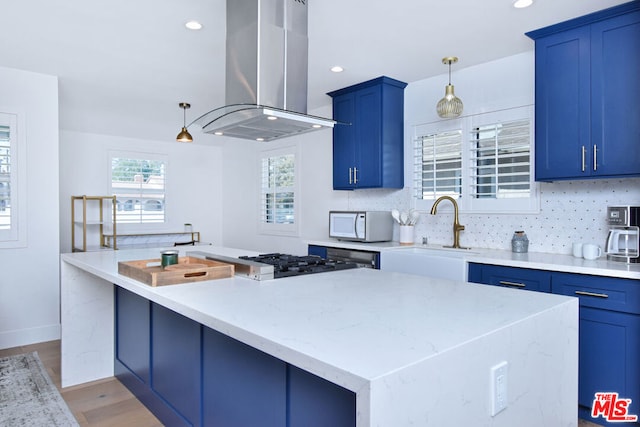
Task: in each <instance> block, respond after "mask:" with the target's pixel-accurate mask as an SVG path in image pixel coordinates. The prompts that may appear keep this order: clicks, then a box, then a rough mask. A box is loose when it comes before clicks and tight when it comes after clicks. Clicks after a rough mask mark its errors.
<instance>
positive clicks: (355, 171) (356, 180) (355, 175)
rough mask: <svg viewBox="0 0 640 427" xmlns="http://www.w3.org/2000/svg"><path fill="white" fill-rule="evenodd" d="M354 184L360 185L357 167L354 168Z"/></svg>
mask: <svg viewBox="0 0 640 427" xmlns="http://www.w3.org/2000/svg"><path fill="white" fill-rule="evenodd" d="M353 183H354V184H357V183H358V168H355V167H354V168H353Z"/></svg>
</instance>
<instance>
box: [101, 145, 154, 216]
mask: <svg viewBox="0 0 640 427" xmlns="http://www.w3.org/2000/svg"><path fill="white" fill-rule="evenodd" d="M150 157H154V158H133V157H131V156H127V155H126V154H125V155H123V156H112V157H111V179H110V181H111V194H114V195H115V196H116V205H117V211H116V222H117V223H118V224H119V225H120V224H161V223H164V222H165V187H166V164H167V162H166V160H164V159H162V158H157V156H150Z"/></svg>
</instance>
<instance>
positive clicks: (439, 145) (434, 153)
mask: <svg viewBox="0 0 640 427" xmlns="http://www.w3.org/2000/svg"><path fill="white" fill-rule="evenodd" d="M414 142H415V144H414V147H415V153H414V159H415V167H414V171H415V172H414V173H415V175H414V184H415V185H414V188H415V191H416V194H415V197H416V198H418V199H435V198H437V197H440V196H442V195H449V196H452V197H458V196H460V195H461V194H462V180H461V179H462V178H461V175H462V131H461V130H454V131H449V132H442V133H437V134H431V135H424V136H420V137H418V138H416V140H415V141H414Z"/></svg>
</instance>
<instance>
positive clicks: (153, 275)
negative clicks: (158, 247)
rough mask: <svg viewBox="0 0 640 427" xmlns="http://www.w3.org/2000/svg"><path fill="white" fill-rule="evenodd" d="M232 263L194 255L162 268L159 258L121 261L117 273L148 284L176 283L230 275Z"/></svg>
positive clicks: (232, 272) (180, 258)
mask: <svg viewBox="0 0 640 427" xmlns="http://www.w3.org/2000/svg"><path fill="white" fill-rule="evenodd" d="M234 272H235V267H234V266H233V264H227V263H224V262H220V261H213V260H208V259H202V258H195V257H179V258H178V263H177V264H173V265H169V266H167V267H166V268H162V266H161V265H160V259H159V258H158V259H145V260H138V261H121V262H119V263H118V273H119V274H122V275H123V276H127V277H130V278H132V279H135V280H137V281H139V282H142V283H145V284H147V285H149V286H164V285H176V284H179V283H190V282H201V281H205V280H215V279H223V278H227V277H232V276H233V274H234Z"/></svg>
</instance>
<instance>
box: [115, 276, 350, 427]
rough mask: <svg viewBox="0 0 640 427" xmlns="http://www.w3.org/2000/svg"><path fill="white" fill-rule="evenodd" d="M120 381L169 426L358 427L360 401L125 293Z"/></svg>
mask: <svg viewBox="0 0 640 427" xmlns="http://www.w3.org/2000/svg"><path fill="white" fill-rule="evenodd" d="M115 303H116V304H115V333H116V336H115V345H116V352H115V361H114V365H115V366H114V368H115V373H116V377H117V378H118V379H119V380H120V381H121V382H122V383H123V384H124V385H125V386H126V387H127V388H128V389H129V390H131V392H132V393H133V394H134V395H135V396H136V397H137V398H138V399H139V400H140V401H141V402H142V403H143V404H144V405H145V406H147V408H149V410H150V411H151V412H153V414H154V415H155V416H156V417H157V418H158V419H159V420H160V421H161V422H162V423H163V424H164V425H167V426H172V427H174V426H203V427H209V426H213V427H215V426H222V427H253V426H260V427H313V426H318V427H326V426H331V427H341V426H348V427H354V426H355V419H356V395H355V393H353V392H351V391H349V390H346V389H344V388H342V387H340V386H338V385H336V384H333V383H331V382H329V381H326V380H324V379H322V378H320V377H318V376H315V375H313V374H310V373H308V372H306V371H303V370H301V369H298V368H296V367H294V366H291V365H289V364H287V363H286V362H284V361H283V360H280V359H278V358H275V357H273V356H270V355H268V354H266V353H264V352H262V351H260V350H258V349H256V348H253V347H251V346H248V345H246V344H243V343H241V342H240V341H237V340H235V339H233V338H231V337H229V336H227V335H224V334H222V333H220V332H217V331H214V330H213V329H210V328H208V327H206V326H203V325H201V324H200V323H198V322H195V321H193V320H191V319H189V318H187V317H184V316H182V315H181V314H178V313H176V312H174V311H172V310H169V309H167V308H165V307H163V306H160V305H158V304H155V303H152V302H150V301H149V300H147V299H145V298H142V297H140V296H138V295H136V294H134V293H132V292H130V291H127V290H125V289H122V288H120V287H118V286H116V288H115Z"/></svg>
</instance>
